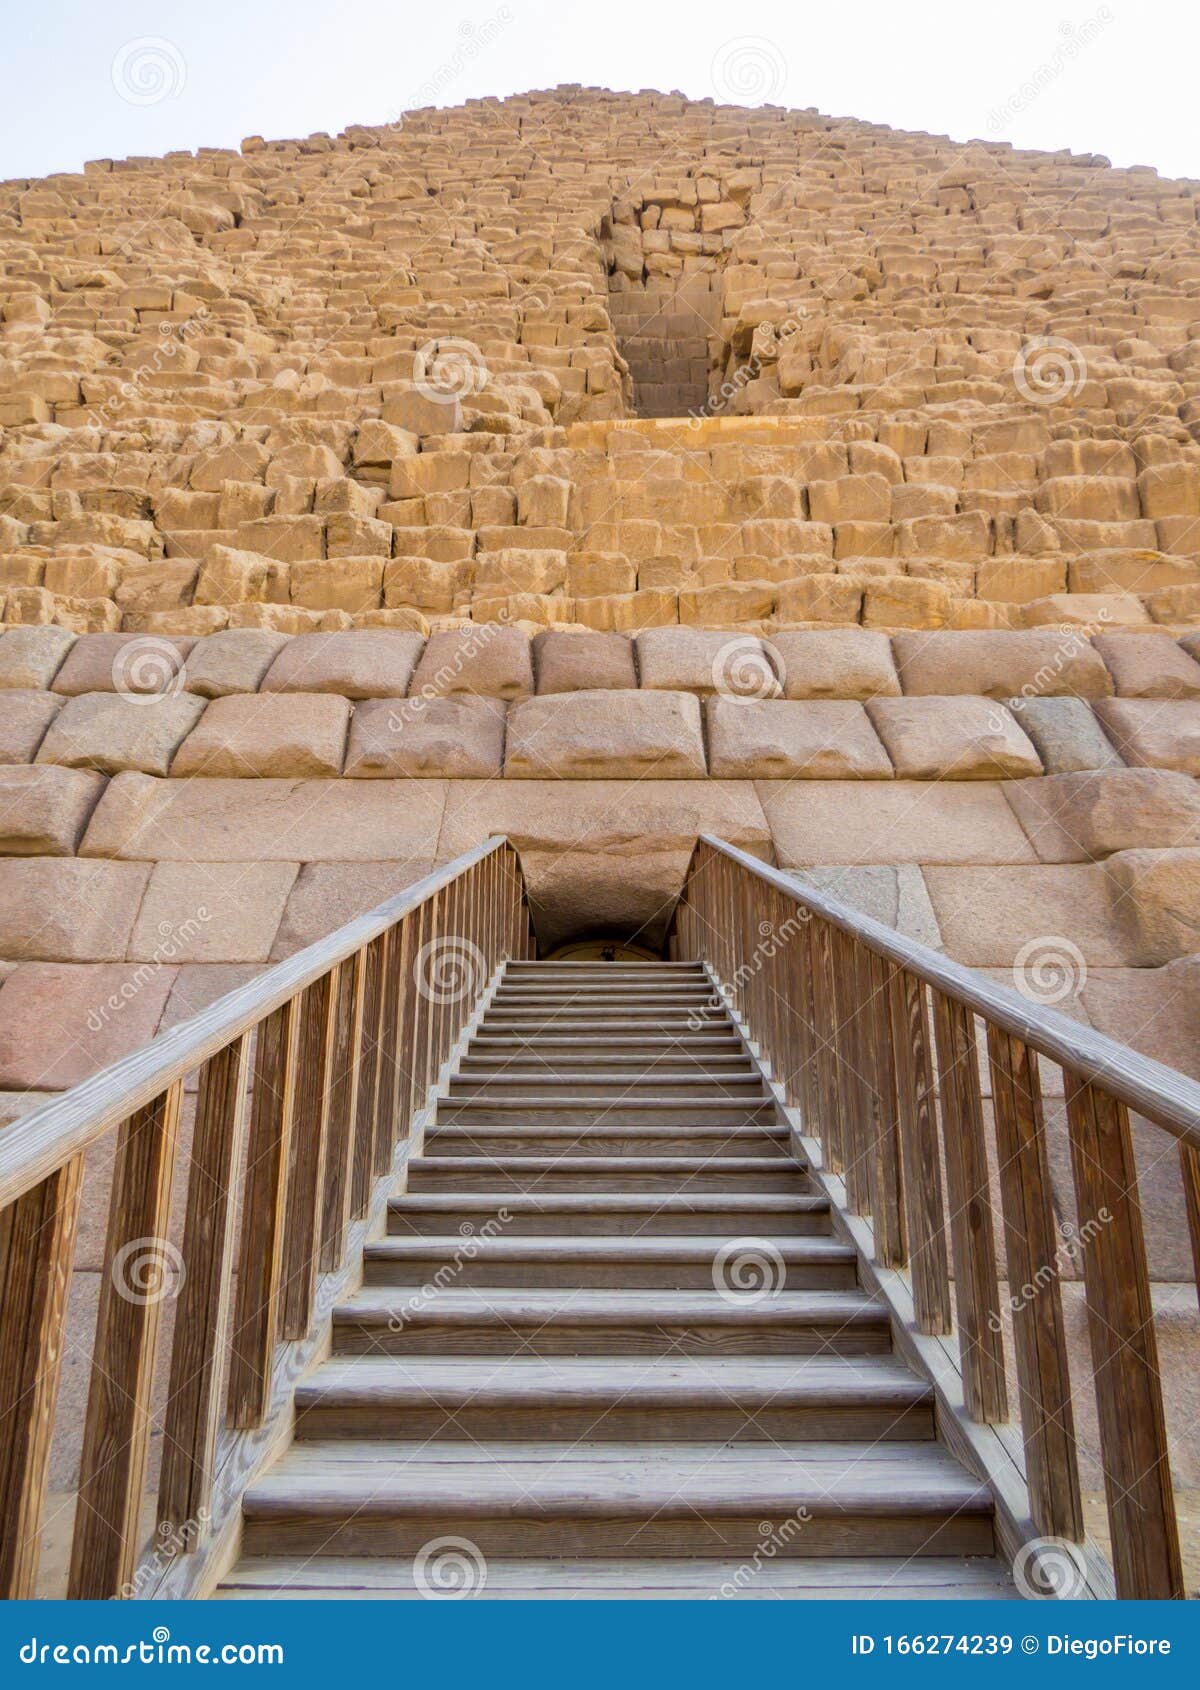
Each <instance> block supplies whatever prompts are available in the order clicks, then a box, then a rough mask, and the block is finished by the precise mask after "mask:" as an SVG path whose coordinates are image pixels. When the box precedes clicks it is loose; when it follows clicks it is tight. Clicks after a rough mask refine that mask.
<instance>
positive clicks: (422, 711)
mask: <svg viewBox="0 0 1200 1690" xmlns="http://www.w3.org/2000/svg"><path fill="white" fill-rule="evenodd" d="M504 716H505V706H504V704H503V703H501V702H500V701H499V700H497V699H492V698H478V697H475V696H474V695H472V694H470V693H464V694H459V695H456V696H454V697H451V698H421V697H417V698H406V699H383V698H380V699H370V700H367V701H366V702H365V703H363V704H360V705H359V706H358V707H357V708H356V710H355V712H354V719H353V721H352V722H351V724H350V744H349V747H348V749H347V752H346V765H345V770H344V772H345V774H347V775H351V776H354V777H355V778H356V779H365V778H371V779H376V780H378V779H392V780H394V779H397V778H398V777H400V776H408V777H410V778H414V779H421V780H430V779H448V780H488V779H491V778H494V777H495V776H498V775H499V774H500V773H501V772H502V767H503V760H504Z"/></svg>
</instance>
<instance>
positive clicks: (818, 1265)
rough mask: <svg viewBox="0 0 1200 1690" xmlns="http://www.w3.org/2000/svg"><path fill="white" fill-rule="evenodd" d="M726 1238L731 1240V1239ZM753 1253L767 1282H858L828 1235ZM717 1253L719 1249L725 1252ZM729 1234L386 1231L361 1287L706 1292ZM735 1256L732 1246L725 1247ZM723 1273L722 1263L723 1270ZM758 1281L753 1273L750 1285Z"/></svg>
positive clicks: (765, 1244) (843, 1248) (370, 1251)
mask: <svg viewBox="0 0 1200 1690" xmlns="http://www.w3.org/2000/svg"><path fill="white" fill-rule="evenodd" d="M733 1242H734V1244H735V1245H736V1244H738V1242H739V1241H737V1240H734V1241H733ZM739 1248H740V1251H741V1254H742V1255H743V1256H744V1257H745V1258H746V1259H747V1261H749V1262H754V1261H757V1260H761V1261H762V1262H763V1271H764V1274H765V1275H766V1276H767V1277H768V1278H769V1280H770V1282H771V1283H772V1284H775V1283H777V1284H778V1285H779V1286H780V1287H781V1288H782V1287H783V1286H784V1285H786V1286H788V1287H789V1288H790V1289H792V1290H800V1289H809V1290H840V1289H849V1288H852V1287H854V1286H855V1285H857V1283H858V1257H857V1253H856V1252H855V1250H854V1249H853V1248H852V1247H851V1246H850V1245H848V1244H843V1243H841V1242H840V1241H839V1240H837V1239H834V1238H803V1239H798V1238H788V1237H786V1236H783V1237H780V1238H778V1239H774V1238H770V1237H766V1238H754V1239H747V1240H745V1241H744V1242H743V1243H742V1244H741V1245H740V1246H739ZM723 1252H724V1254H723ZM729 1253H730V1252H729V1245H728V1242H723V1241H722V1240H720V1239H718V1238H682V1237H678V1238H572V1237H570V1236H560V1237H555V1236H554V1235H552V1234H548V1235H545V1236H543V1237H540V1238H529V1237H520V1236H517V1237H508V1236H506V1235H505V1234H503V1233H501V1234H499V1235H498V1236H493V1237H472V1238H463V1237H462V1236H461V1235H454V1234H451V1235H449V1236H445V1237H439V1236H438V1235H437V1234H429V1235H427V1236H426V1237H424V1238H386V1239H380V1240H379V1241H377V1242H375V1243H372V1244H368V1245H367V1248H366V1255H365V1258H364V1264H363V1268H364V1282H365V1284H367V1285H403V1286H410V1287H412V1286H422V1285H425V1284H428V1283H432V1284H442V1283H453V1284H455V1285H462V1286H468V1285H470V1286H475V1285H489V1286H491V1285H501V1286H511V1287H519V1286H522V1285H532V1286H543V1285H549V1286H559V1287H566V1286H572V1285H579V1286H610V1287H613V1288H619V1289H626V1290H632V1289H637V1288H647V1289H649V1288H655V1287H662V1288H665V1289H669V1290H675V1291H684V1290H711V1289H713V1287H714V1286H716V1285H717V1284H718V1282H719V1281H720V1280H721V1278H722V1266H721V1264H722V1261H723V1260H726V1259H727V1257H728V1256H729ZM733 1255H734V1256H735V1257H736V1255H737V1251H734V1252H733ZM725 1271H726V1273H728V1269H726V1270H725ZM759 1283H761V1280H755V1279H754V1278H753V1275H752V1276H751V1280H750V1283H749V1286H748V1289H749V1290H750V1291H754V1290H755V1289H756V1288H757V1285H758V1284H759Z"/></svg>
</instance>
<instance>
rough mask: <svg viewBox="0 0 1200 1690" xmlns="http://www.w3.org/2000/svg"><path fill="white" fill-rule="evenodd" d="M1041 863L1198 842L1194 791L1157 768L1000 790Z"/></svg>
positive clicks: (1198, 804)
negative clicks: (1004, 791) (1145, 847)
mask: <svg viewBox="0 0 1200 1690" xmlns="http://www.w3.org/2000/svg"><path fill="white" fill-rule="evenodd" d="M1006 796H1007V798H1008V801H1009V803H1010V804H1011V805H1012V808H1013V811H1014V813H1015V814H1016V816H1017V819H1018V820H1019V821H1020V823H1021V825H1022V827H1023V828H1024V829H1025V832H1026V834H1027V835H1028V837H1029V839H1030V841H1031V843H1032V844H1033V847H1034V849H1035V850H1036V852H1037V854H1038V856H1039V857H1040V858H1041V860H1042V861H1043V862H1046V863H1060V862H1062V863H1065V862H1083V861H1086V860H1089V859H1091V860H1095V859H1097V858H1101V857H1107V856H1109V855H1110V854H1111V853H1112V852H1114V851H1128V850H1135V849H1137V848H1139V847H1142V846H1150V847H1162V846H1168V845H1188V846H1191V845H1200V787H1198V786H1197V785H1196V782H1195V781H1194V780H1192V779H1191V778H1190V777H1189V776H1187V775H1182V774H1174V773H1170V772H1168V771H1167V770H1165V769H1126V768H1117V769H1098V770H1095V771H1088V772H1086V773H1079V774H1062V775H1051V776H1048V777H1047V778H1046V779H1045V780H1038V781H1021V782H1019V783H1016V784H1014V785H1012V786H1010V787H1008V788H1006Z"/></svg>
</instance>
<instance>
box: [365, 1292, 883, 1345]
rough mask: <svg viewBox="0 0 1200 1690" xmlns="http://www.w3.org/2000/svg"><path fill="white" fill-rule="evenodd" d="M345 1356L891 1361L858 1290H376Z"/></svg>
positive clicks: (877, 1307) (877, 1320) (872, 1310)
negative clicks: (734, 1293) (763, 1293)
mask: <svg viewBox="0 0 1200 1690" xmlns="http://www.w3.org/2000/svg"><path fill="white" fill-rule="evenodd" d="M333 1344H334V1350H335V1352H336V1353H338V1354H340V1355H361V1354H365V1353H369V1352H371V1351H376V1352H380V1353H383V1354H385V1355H513V1354H517V1353H522V1354H528V1355H544V1356H552V1355H567V1356H570V1355H668V1354H678V1355H722V1354H726V1355H884V1354H887V1353H888V1352H889V1351H890V1349H891V1330H890V1327H889V1324H888V1316H887V1312H886V1310H885V1309H884V1308H883V1306H882V1305H881V1304H879V1303H875V1302H873V1301H872V1300H871V1299H870V1298H869V1297H867V1296H866V1295H865V1294H864V1293H863V1292H861V1291H787V1290H785V1291H781V1292H779V1294H778V1295H777V1296H774V1297H770V1298H765V1299H764V1300H763V1301H761V1302H751V1301H750V1300H749V1299H748V1298H741V1299H736V1300H735V1299H732V1298H730V1297H729V1296H722V1295H720V1294H719V1293H718V1292H716V1291H714V1290H712V1288H711V1287H710V1288H709V1289H708V1290H706V1291H664V1290H641V1291H638V1290H634V1291H623V1290H580V1289H566V1290H563V1289H557V1288H545V1289H538V1288H533V1289H530V1288H528V1287H525V1288H522V1289H511V1290H507V1289H502V1288H499V1287H497V1288H494V1289H489V1288H486V1287H479V1288H467V1287H460V1286H458V1285H451V1286H449V1287H439V1286H435V1285H428V1286H418V1287H415V1288H414V1289H413V1290H411V1291H410V1290H405V1289H404V1288H400V1287H389V1286H371V1287H364V1288H363V1289H362V1290H361V1291H357V1292H355V1294H354V1295H353V1296H352V1297H349V1298H347V1299H346V1301H345V1302H344V1303H342V1304H340V1305H339V1306H338V1307H337V1308H336V1309H335V1310H334V1315H333Z"/></svg>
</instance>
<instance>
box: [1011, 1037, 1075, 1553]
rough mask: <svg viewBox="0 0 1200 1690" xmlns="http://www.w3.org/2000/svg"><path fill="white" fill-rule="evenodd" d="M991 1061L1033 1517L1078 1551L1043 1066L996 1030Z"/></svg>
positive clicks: (1072, 1439)
mask: <svg viewBox="0 0 1200 1690" xmlns="http://www.w3.org/2000/svg"><path fill="white" fill-rule="evenodd" d="M988 1057H989V1060H990V1063H991V1071H992V1104H993V1108H994V1111H995V1117H996V1153H997V1157H998V1159H999V1185H1000V1197H1001V1204H1002V1208H1003V1212H1004V1240H1005V1247H1006V1251H1007V1256H1008V1287H1009V1292H1010V1303H1011V1306H1012V1315H1013V1344H1014V1347H1015V1350H1016V1362H1017V1390H1018V1394H1019V1405H1018V1406H1019V1410H1020V1417H1021V1432H1022V1436H1023V1438H1024V1440H1025V1457H1026V1469H1027V1476H1028V1483H1029V1501H1030V1510H1031V1512H1032V1515H1033V1521H1034V1524H1035V1525H1036V1526H1037V1528H1038V1531H1039V1532H1041V1533H1042V1534H1043V1535H1044V1536H1047V1537H1065V1538H1069V1539H1070V1540H1071V1541H1072V1542H1079V1541H1081V1540H1082V1538H1083V1504H1082V1501H1081V1499H1080V1494H1079V1468H1078V1462H1077V1460H1076V1452H1075V1425H1074V1420H1073V1417H1072V1413H1071V1381H1070V1376H1069V1374H1068V1372H1067V1340H1066V1332H1065V1329H1064V1326H1063V1312H1062V1293H1061V1291H1060V1288H1059V1276H1060V1273H1061V1269H1062V1263H1061V1262H1060V1260H1059V1256H1058V1241H1057V1238H1056V1236H1055V1227H1054V1207H1053V1202H1052V1196H1051V1185H1050V1164H1049V1159H1048V1157H1047V1154H1046V1137H1045V1131H1044V1128H1043V1124H1042V1091H1041V1082H1040V1080H1039V1077H1038V1069H1037V1057H1036V1056H1035V1055H1034V1053H1033V1052H1032V1051H1031V1050H1030V1048H1029V1046H1028V1045H1026V1044H1024V1043H1023V1042H1022V1041H1021V1040H1020V1039H1016V1038H1013V1037H1012V1035H1011V1034H1009V1033H1005V1032H1003V1031H1002V1030H1001V1029H1000V1028H999V1027H992V1026H989V1028H988Z"/></svg>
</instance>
